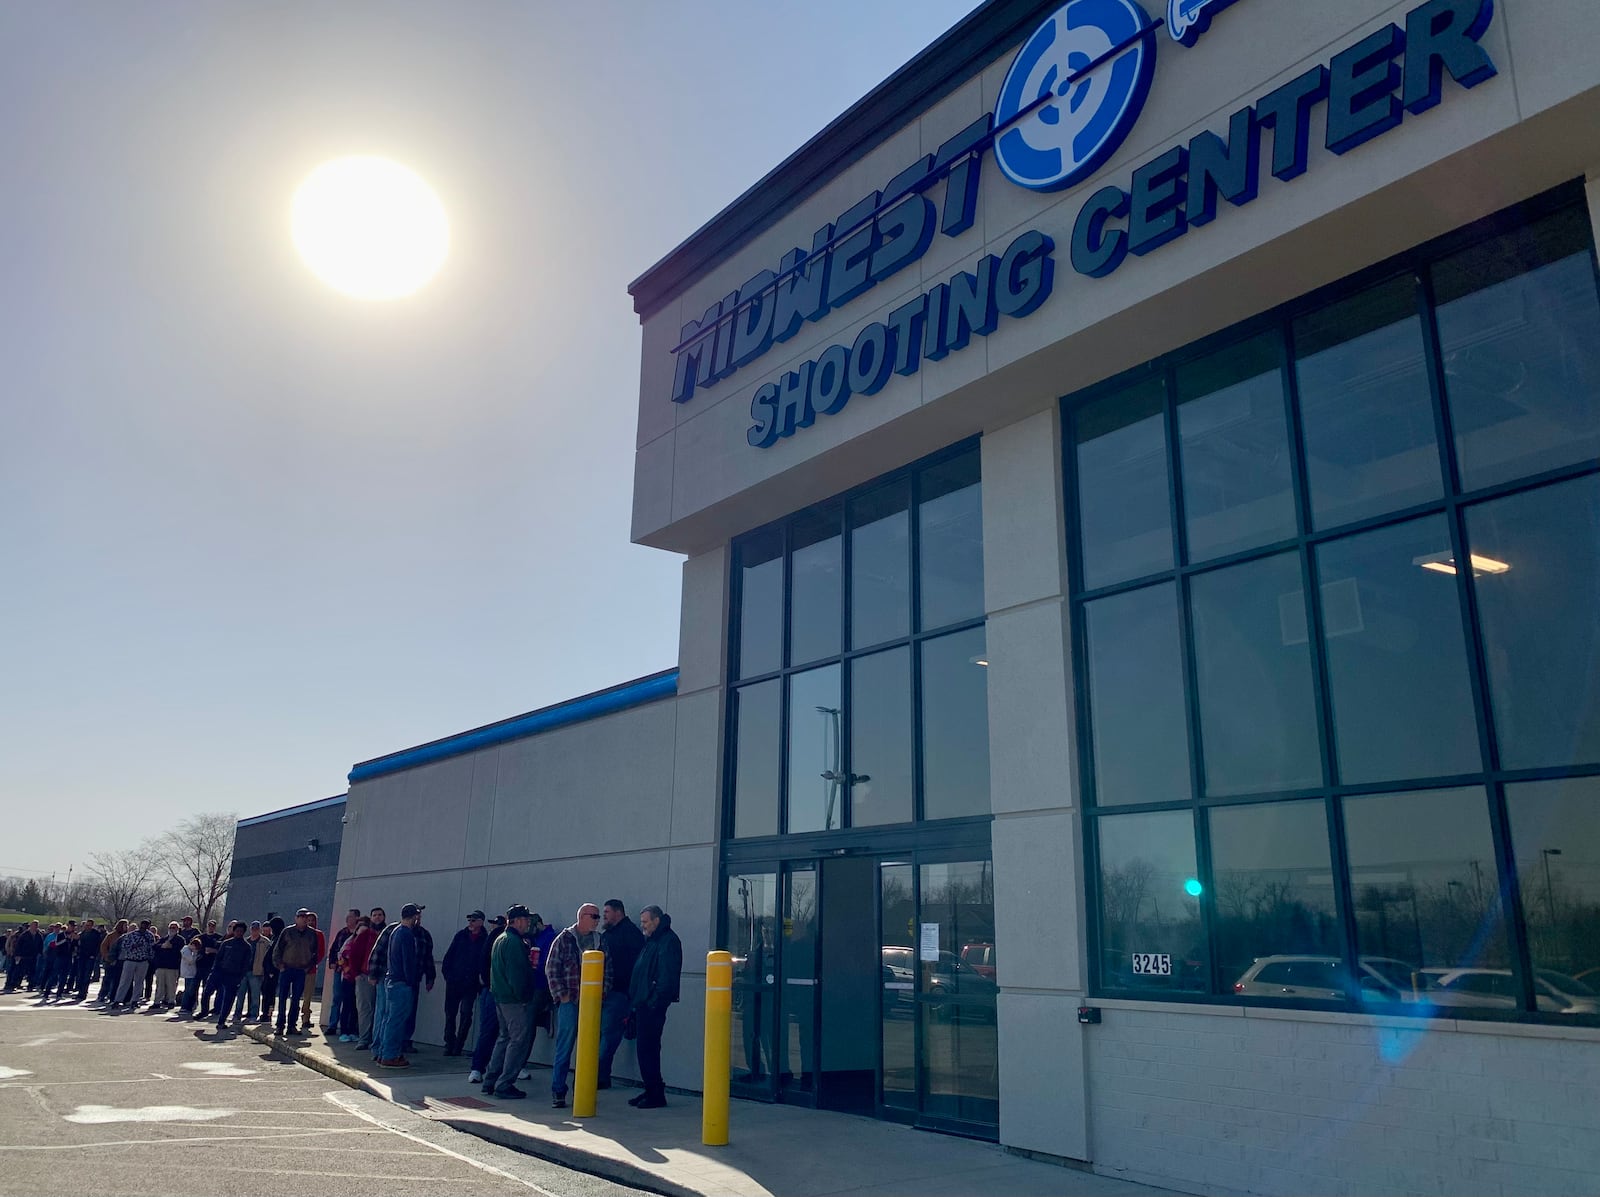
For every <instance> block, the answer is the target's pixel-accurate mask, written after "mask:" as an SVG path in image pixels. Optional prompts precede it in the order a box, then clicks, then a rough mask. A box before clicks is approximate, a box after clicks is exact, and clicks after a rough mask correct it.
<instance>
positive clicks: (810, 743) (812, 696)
mask: <svg viewBox="0 0 1600 1197" xmlns="http://www.w3.org/2000/svg"><path fill="white" fill-rule="evenodd" d="M842 714H843V708H842V707H841V706H840V704H839V667H838V666H837V665H824V666H823V667H822V668H821V669H810V670H807V671H806V672H805V673H794V674H790V675H789V786H788V799H789V801H788V806H787V808H786V810H787V818H786V819H785V821H784V826H786V827H787V828H788V829H789V830H790V831H831V830H833V829H834V828H835V827H841V826H843V818H844V813H843V803H844V786H843V781H844V772H843V767H844V738H843V736H842V734H841V733H842V732H843V727H842V725H841V723H840V717H841V716H842Z"/></svg>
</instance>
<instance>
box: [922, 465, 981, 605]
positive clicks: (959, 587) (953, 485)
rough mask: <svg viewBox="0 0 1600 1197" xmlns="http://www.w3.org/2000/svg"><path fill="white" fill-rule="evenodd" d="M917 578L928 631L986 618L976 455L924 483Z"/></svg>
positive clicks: (928, 474) (930, 472)
mask: <svg viewBox="0 0 1600 1197" xmlns="http://www.w3.org/2000/svg"><path fill="white" fill-rule="evenodd" d="M917 537H918V543H917V559H918V568H917V577H918V581H919V583H920V585H921V591H922V620H921V623H920V625H919V626H920V627H921V628H922V630H924V631H927V630H929V629H932V628H942V627H944V626H946V625H947V624H952V623H957V622H959V621H961V620H964V619H975V618H977V617H978V616H981V615H982V614H983V492H982V489H981V488H980V487H979V485H978V454H977V451H976V450H974V451H972V452H971V453H964V454H962V455H961V456H960V457H953V458H951V459H950V460H949V461H946V462H941V463H940V464H939V465H935V466H930V467H929V468H928V469H926V470H924V471H923V472H922V474H921V476H920V477H919V478H918V489H917Z"/></svg>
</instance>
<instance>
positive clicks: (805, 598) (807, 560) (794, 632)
mask: <svg viewBox="0 0 1600 1197" xmlns="http://www.w3.org/2000/svg"><path fill="white" fill-rule="evenodd" d="M839 513H840V508H839V504H837V503H824V504H823V505H822V506H821V507H817V508H814V509H812V510H810V511H807V512H805V513H804V514H802V515H798V516H796V517H795V519H794V523H793V528H792V531H791V532H790V535H791V536H792V537H793V540H794V545H793V548H792V549H791V550H790V554H791V556H790V561H789V593H790V598H789V663H790V664H791V665H803V664H805V663H806V662H807V661H815V660H817V659H818V658H819V657H833V656H837V655H838V653H839V630H840V623H841V620H842V618H843V616H842V609H841V607H840V601H841V599H840V596H841V594H842V592H843V569H842V565H841V562H840V556H839V554H840V537H841V533H840V530H839Z"/></svg>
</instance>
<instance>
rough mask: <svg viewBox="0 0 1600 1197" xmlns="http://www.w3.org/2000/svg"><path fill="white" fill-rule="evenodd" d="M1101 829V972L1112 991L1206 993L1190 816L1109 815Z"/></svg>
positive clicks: (1180, 813) (1166, 813) (1170, 813)
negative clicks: (1184, 991)
mask: <svg viewBox="0 0 1600 1197" xmlns="http://www.w3.org/2000/svg"><path fill="white" fill-rule="evenodd" d="M1099 828H1100V975H1101V977H1102V979H1103V980H1104V982H1105V983H1106V984H1108V985H1111V986H1113V987H1115V988H1117V989H1143V990H1153V991H1156V992H1170V991H1172V990H1186V991H1191V992H1196V993H1204V992H1205V990H1206V946H1205V935H1204V934H1203V932H1202V931H1201V927H1200V894H1201V892H1202V891H1201V884H1200V880H1199V877H1200V874H1199V872H1198V871H1197V869H1196V865H1195V851H1194V816H1193V815H1192V814H1190V813H1189V812H1188V811H1160V812H1156V813H1152V814H1140V815H1107V816H1106V817H1105V818H1102V819H1100V820H1099Z"/></svg>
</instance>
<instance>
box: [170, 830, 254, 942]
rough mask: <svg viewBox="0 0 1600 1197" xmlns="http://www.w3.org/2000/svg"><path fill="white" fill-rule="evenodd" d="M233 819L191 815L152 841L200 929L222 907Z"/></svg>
mask: <svg viewBox="0 0 1600 1197" xmlns="http://www.w3.org/2000/svg"><path fill="white" fill-rule="evenodd" d="M237 822H238V819H237V818H236V816H234V815H233V814H231V813H227V812H219V811H214V812H212V813H210V814H204V815H193V816H191V817H190V818H187V819H185V820H184V821H183V822H182V823H179V824H178V825H177V826H176V827H174V828H173V829H172V830H171V831H168V832H166V833H164V834H163V835H161V836H160V837H159V838H158V839H157V840H156V841H155V848H156V852H157V854H158V856H159V859H160V861H161V868H162V870H163V871H164V872H165V873H166V875H167V877H168V878H170V879H171V881H172V883H173V884H174V885H175V886H177V887H178V891H179V893H181V894H182V895H183V900H184V904H185V906H186V907H187V908H188V909H189V910H192V911H193V912H194V918H195V922H197V923H199V924H200V925H201V926H204V925H205V924H206V923H207V922H208V921H209V920H210V918H211V916H212V914H213V913H214V912H215V911H216V910H217V908H218V907H219V906H221V905H222V899H223V897H224V895H226V894H227V892H228V879H229V877H230V875H231V874H232V872H233V831H234V825H235V824H236V823H237Z"/></svg>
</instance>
